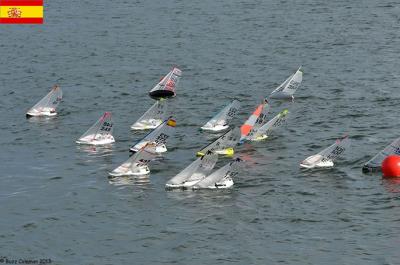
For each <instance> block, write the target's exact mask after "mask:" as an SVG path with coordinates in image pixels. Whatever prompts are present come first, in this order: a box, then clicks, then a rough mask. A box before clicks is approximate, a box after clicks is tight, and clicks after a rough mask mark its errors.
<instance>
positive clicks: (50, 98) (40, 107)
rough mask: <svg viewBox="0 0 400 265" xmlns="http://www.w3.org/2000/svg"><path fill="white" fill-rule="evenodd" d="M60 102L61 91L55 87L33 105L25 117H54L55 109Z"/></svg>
mask: <svg viewBox="0 0 400 265" xmlns="http://www.w3.org/2000/svg"><path fill="white" fill-rule="evenodd" d="M61 100H62V90H61V88H60V87H59V86H57V85H55V86H54V87H53V88H52V89H51V90H50V92H49V93H48V94H47V95H46V96H45V97H44V98H42V99H41V100H40V101H39V102H38V103H36V105H34V106H33V107H32V108H31V109H30V110H29V111H28V112H27V114H26V115H27V116H54V115H56V114H57V113H56V108H57V106H58V104H60V102H61Z"/></svg>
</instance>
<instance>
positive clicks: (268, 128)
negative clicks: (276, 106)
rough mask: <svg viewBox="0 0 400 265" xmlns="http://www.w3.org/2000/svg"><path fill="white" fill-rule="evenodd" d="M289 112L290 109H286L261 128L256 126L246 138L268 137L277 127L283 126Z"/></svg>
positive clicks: (260, 138) (252, 139)
mask: <svg viewBox="0 0 400 265" xmlns="http://www.w3.org/2000/svg"><path fill="white" fill-rule="evenodd" d="M288 114H289V110H287V109H285V110H283V111H281V112H280V113H278V115H276V116H275V117H273V118H272V119H271V120H270V121H268V122H267V123H265V124H264V125H262V126H261V127H259V128H255V129H253V130H251V131H250V133H249V134H248V135H247V136H246V137H245V138H244V140H249V141H261V140H264V139H266V138H268V135H269V134H270V133H271V132H272V131H273V130H274V129H276V128H278V127H280V126H282V125H283V124H284V123H285V121H286V119H287V117H288Z"/></svg>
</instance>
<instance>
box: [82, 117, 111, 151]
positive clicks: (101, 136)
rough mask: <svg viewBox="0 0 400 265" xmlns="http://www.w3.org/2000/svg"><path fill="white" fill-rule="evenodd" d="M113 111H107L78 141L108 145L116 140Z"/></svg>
mask: <svg viewBox="0 0 400 265" xmlns="http://www.w3.org/2000/svg"><path fill="white" fill-rule="evenodd" d="M112 132H113V123H112V120H111V112H105V113H104V114H103V115H102V116H101V117H100V119H99V120H98V121H97V122H96V123H95V124H93V126H92V127H90V128H89V130H87V131H86V132H85V133H84V134H83V135H82V136H81V137H80V138H79V139H78V140H77V141H76V143H78V144H89V145H107V144H111V143H114V142H115V139H114V137H113V135H112Z"/></svg>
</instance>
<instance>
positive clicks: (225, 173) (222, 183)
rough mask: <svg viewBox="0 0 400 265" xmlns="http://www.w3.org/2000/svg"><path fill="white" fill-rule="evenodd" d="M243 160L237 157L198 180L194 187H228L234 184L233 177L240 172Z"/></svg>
mask: <svg viewBox="0 0 400 265" xmlns="http://www.w3.org/2000/svg"><path fill="white" fill-rule="evenodd" d="M241 162H242V160H241V159H240V158H236V159H235V160H233V161H232V162H229V163H228V164H226V165H225V166H223V167H221V168H220V169H218V170H216V171H215V172H213V173H212V174H211V175H208V176H207V177H205V178H204V179H202V180H201V181H199V182H197V183H196V184H195V185H194V186H193V189H227V188H230V187H232V186H233V184H234V183H233V178H234V177H236V176H237V175H238V174H239V168H240V164H241Z"/></svg>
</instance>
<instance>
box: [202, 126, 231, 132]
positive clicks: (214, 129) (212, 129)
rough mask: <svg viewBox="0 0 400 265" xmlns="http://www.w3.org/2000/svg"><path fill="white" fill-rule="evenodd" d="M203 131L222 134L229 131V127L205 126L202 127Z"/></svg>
mask: <svg viewBox="0 0 400 265" xmlns="http://www.w3.org/2000/svg"><path fill="white" fill-rule="evenodd" d="M201 129H202V130H203V131H210V132H221V131H225V130H227V129H229V125H216V126H214V127H210V126H206V125H205V126H203V127H201Z"/></svg>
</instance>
